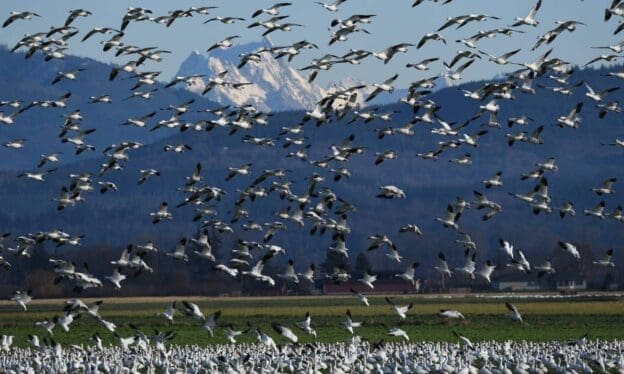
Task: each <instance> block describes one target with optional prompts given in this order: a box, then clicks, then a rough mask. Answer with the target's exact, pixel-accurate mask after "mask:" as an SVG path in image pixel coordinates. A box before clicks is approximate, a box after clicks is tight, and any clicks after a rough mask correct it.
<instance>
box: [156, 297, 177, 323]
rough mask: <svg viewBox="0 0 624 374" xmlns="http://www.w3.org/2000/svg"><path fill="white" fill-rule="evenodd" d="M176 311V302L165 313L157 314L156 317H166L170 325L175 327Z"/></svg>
mask: <svg viewBox="0 0 624 374" xmlns="http://www.w3.org/2000/svg"><path fill="white" fill-rule="evenodd" d="M175 311H176V301H174V302H173V303H171V304H170V305H169V306H168V307H167V309H165V310H164V311H162V312H160V313H157V314H156V315H157V316H162V317H164V318H165V319H166V320H167V321H169V324H170V325H173V317H174V316H175Z"/></svg>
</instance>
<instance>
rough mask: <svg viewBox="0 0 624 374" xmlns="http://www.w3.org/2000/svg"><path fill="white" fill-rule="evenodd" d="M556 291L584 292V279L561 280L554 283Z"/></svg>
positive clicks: (585, 284)
mask: <svg viewBox="0 0 624 374" xmlns="http://www.w3.org/2000/svg"><path fill="white" fill-rule="evenodd" d="M556 287H557V291H584V290H586V289H587V281H586V280H585V279H562V280H557V281H556Z"/></svg>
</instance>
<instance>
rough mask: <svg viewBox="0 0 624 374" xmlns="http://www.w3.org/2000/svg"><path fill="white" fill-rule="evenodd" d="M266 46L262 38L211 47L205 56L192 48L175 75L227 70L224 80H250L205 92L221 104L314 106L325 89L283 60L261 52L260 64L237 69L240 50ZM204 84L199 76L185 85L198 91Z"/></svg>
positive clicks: (210, 74) (287, 107)
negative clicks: (243, 42)
mask: <svg viewBox="0 0 624 374" xmlns="http://www.w3.org/2000/svg"><path fill="white" fill-rule="evenodd" d="M269 46H270V41H269V40H267V39H264V40H263V41H261V42H254V43H249V44H243V45H238V46H234V47H232V48H230V49H227V50H214V51H211V52H210V53H209V54H208V55H204V54H201V53H199V52H197V51H195V52H193V53H191V55H190V56H189V57H188V58H187V59H186V60H185V61H184V62H183V63H182V65H181V66H180V69H179V70H178V74H177V75H181V76H188V75H192V74H205V75H206V77H214V76H215V75H217V74H218V73H220V72H223V71H227V72H228V73H227V75H226V76H225V78H224V79H225V80H226V81H228V82H233V83H239V82H251V83H253V84H252V85H248V86H244V87H243V88H233V87H231V86H225V87H215V88H213V89H212V90H211V91H210V92H209V93H207V94H206V97H207V98H209V99H211V100H214V101H217V102H219V103H223V104H234V105H242V104H253V105H254V106H255V107H256V108H258V109H260V110H265V111H266V110H272V111H280V110H293V109H310V108H313V107H314V105H315V103H316V102H318V100H319V99H320V98H321V97H323V95H324V94H325V92H326V91H325V90H324V89H323V88H321V87H320V86H318V85H316V84H314V83H309V82H308V81H307V80H306V78H305V77H302V76H301V75H300V74H299V73H298V72H297V71H296V70H295V69H293V68H292V67H290V66H289V65H288V63H287V62H286V61H285V60H284V61H282V60H276V59H274V58H273V57H272V56H271V55H270V54H268V53H263V54H262V60H261V61H260V62H259V63H248V64H247V65H245V66H244V67H242V68H241V69H238V68H237V65H238V63H239V61H240V57H239V55H240V54H241V53H249V52H252V51H255V50H257V49H259V48H262V47H269ZM204 87H205V85H204V82H203V81H202V80H199V79H198V80H196V81H195V83H194V84H192V85H191V86H190V87H188V88H189V89H190V90H191V91H193V92H198V93H201V92H202V91H203V89H204Z"/></svg>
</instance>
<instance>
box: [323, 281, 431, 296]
mask: <svg viewBox="0 0 624 374" xmlns="http://www.w3.org/2000/svg"><path fill="white" fill-rule="evenodd" d="M374 285H375V289H373V290H371V289H370V288H368V287H367V286H365V285H363V284H362V283H360V282H357V281H349V282H343V283H335V282H332V281H325V282H324V283H323V293H324V294H325V295H347V294H350V293H351V289H352V288H353V289H354V290H356V291H358V292H365V293H367V294H368V293H371V292H373V293H384V294H393V293H395V294H410V293H418V291H419V288H417V287H415V286H414V285H412V284H411V283H407V282H400V281H392V280H387V281H384V280H378V281H377V282H375V284H374Z"/></svg>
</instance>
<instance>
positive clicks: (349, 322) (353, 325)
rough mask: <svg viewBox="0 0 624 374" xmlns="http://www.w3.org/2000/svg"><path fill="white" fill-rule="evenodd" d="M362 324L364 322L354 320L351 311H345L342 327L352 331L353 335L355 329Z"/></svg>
mask: <svg viewBox="0 0 624 374" xmlns="http://www.w3.org/2000/svg"><path fill="white" fill-rule="evenodd" d="M362 324H363V322H354V321H353V319H352V317H351V311H350V310H349V309H347V312H346V313H345V320H344V321H343V322H342V327H344V328H345V329H346V330H347V331H349V332H350V333H351V335H353V334H354V332H353V329H354V328H358V327H362Z"/></svg>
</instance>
